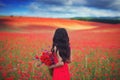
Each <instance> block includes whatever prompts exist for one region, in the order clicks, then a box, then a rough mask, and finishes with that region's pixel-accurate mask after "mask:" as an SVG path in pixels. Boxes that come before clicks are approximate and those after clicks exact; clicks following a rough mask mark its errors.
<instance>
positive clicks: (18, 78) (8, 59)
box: [0, 18, 120, 80]
mask: <svg viewBox="0 0 120 80" xmlns="http://www.w3.org/2000/svg"><path fill="white" fill-rule="evenodd" d="M37 20H38V22H39V19H36V20H35V21H33V20H32V19H30V18H29V21H28V20H27V19H26V20H24V21H23V20H21V21H20V19H19V20H17V19H14V20H13V21H11V20H6V18H5V19H0V21H1V22H0V24H1V25H0V28H1V30H0V80H51V79H52V78H51V76H50V74H49V71H48V68H47V66H45V65H44V64H43V65H41V66H37V64H38V63H39V61H37V60H33V58H34V56H35V55H41V52H42V51H44V50H50V49H51V45H52V38H53V35H54V31H55V29H56V28H58V26H59V25H60V23H61V22H60V23H59V20H58V21H57V24H55V23H54V24H55V25H54V24H52V23H53V22H50V21H49V20H48V21H46V22H44V23H42V22H41V23H39V24H38V22H37ZM23 22H25V23H26V24H25V23H23ZM47 22H48V24H49V25H45V24H47ZM63 22H64V24H62V23H61V25H60V26H64V27H65V28H66V29H67V31H68V34H69V38H70V46H71V56H72V62H71V63H70V64H69V70H70V75H71V80H119V78H120V27H119V26H120V24H103V23H94V22H92V23H89V22H81V21H76V22H75V23H73V24H71V23H69V21H68V22H67V20H66V22H65V21H63ZM73 22H74V21H73ZM19 23H21V24H19ZM28 23H29V24H31V25H28ZM68 23H69V24H68ZM36 24H37V26H35V25H36ZM70 24H71V25H70ZM78 24H82V25H83V26H88V25H90V26H88V27H89V28H88V27H84V29H81V28H79V25H78ZM39 25H42V27H40V28H39ZM51 25H53V26H52V27H51ZM69 25H70V26H69ZM74 25H75V26H76V28H77V29H78V30H77V29H73V28H71V27H72V26H74ZM93 25H94V26H97V27H96V28H95V27H94V26H93ZM9 26H10V27H9ZM21 26H22V27H21ZM25 26H27V27H25ZM49 26H50V27H49ZM67 26H69V28H67ZM92 26H93V27H92ZM4 27H5V28H4ZM33 27H34V28H33ZM35 27H36V28H35ZM80 29H81V30H80Z"/></svg>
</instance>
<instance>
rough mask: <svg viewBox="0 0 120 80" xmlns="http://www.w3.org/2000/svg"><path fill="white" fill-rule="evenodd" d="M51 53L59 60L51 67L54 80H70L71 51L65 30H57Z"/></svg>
mask: <svg viewBox="0 0 120 80" xmlns="http://www.w3.org/2000/svg"><path fill="white" fill-rule="evenodd" d="M51 51H52V52H53V53H54V54H55V55H56V59H57V61H56V64H54V65H51V66H50V67H49V69H53V74H52V80H70V73H69V69H68V63H70V62H71V51H70V45H69V37H68V34H67V31H66V30H65V29H64V28H58V29H56V31H55V34H54V37H53V46H52V49H51Z"/></svg>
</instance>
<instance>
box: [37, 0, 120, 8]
mask: <svg viewBox="0 0 120 80" xmlns="http://www.w3.org/2000/svg"><path fill="white" fill-rule="evenodd" d="M36 1H37V2H38V3H40V4H44V5H51V6H52V5H55V6H61V7H62V6H87V7H93V8H99V9H111V10H119V9H118V7H120V4H115V3H120V0H36ZM69 3H70V5H68V4H69ZM111 5H112V6H111Z"/></svg>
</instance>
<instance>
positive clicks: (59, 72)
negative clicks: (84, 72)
mask: <svg viewBox="0 0 120 80" xmlns="http://www.w3.org/2000/svg"><path fill="white" fill-rule="evenodd" d="M56 58H57V57H56ZM57 62H58V60H57V59H56V63H57ZM52 80H70V73H69V69H68V63H64V65H63V66H60V67H56V68H54V69H53V77H52Z"/></svg>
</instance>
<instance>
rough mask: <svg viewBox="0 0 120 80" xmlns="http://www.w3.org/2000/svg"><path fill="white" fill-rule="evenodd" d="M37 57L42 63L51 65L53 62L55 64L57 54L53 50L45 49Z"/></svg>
mask: <svg viewBox="0 0 120 80" xmlns="http://www.w3.org/2000/svg"><path fill="white" fill-rule="evenodd" d="M35 59H38V60H40V61H41V63H44V64H45V65H47V66H50V65H52V64H55V56H54V55H53V53H52V52H49V51H44V52H42V54H41V56H40V57H39V56H37V55H36V56H35Z"/></svg>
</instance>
